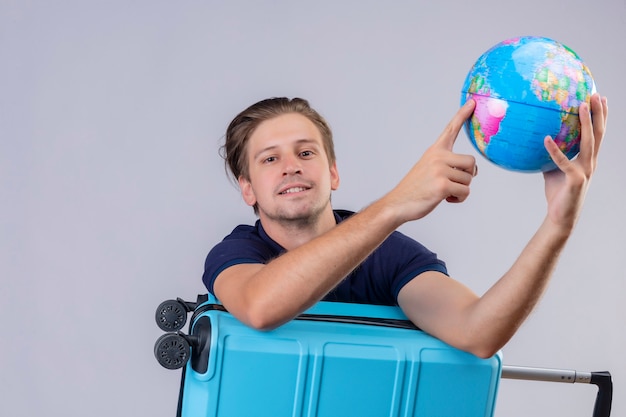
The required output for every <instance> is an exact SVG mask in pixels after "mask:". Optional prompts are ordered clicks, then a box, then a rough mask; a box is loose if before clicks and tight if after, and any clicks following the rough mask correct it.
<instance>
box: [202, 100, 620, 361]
mask: <svg viewBox="0 0 626 417" xmlns="http://www.w3.org/2000/svg"><path fill="white" fill-rule="evenodd" d="M473 109H474V102H473V101H472V100H469V101H468V102H467V103H466V104H465V105H464V106H463V107H462V108H461V109H460V110H459V111H458V112H457V114H456V115H455V116H454V118H453V119H452V121H451V122H450V123H449V124H448V126H447V127H446V128H445V129H444V131H443V133H442V134H441V135H440V136H439V138H438V139H437V140H436V141H435V143H434V144H433V145H432V146H431V147H430V148H429V149H428V150H427V151H426V152H425V153H424V155H423V156H422V157H421V159H420V160H419V161H418V162H417V163H416V164H415V165H414V166H413V168H412V169H411V170H410V171H409V172H408V173H407V174H406V176H405V177H404V178H403V179H402V180H401V181H400V183H398V185H397V186H396V187H395V188H394V189H392V190H391V191H389V192H388V193H387V194H385V195H384V196H383V197H381V198H380V199H379V200H377V201H376V202H374V203H373V204H371V205H370V206H369V207H367V208H365V209H364V210H362V211H361V212H359V213H356V214H353V215H351V213H348V212H343V211H334V210H333V208H332V206H331V198H330V197H331V192H332V191H333V190H336V189H337V188H338V187H339V173H338V171H337V166H336V162H335V154H334V149H333V142H332V134H331V131H330V129H329V127H328V125H327V124H326V122H325V121H324V119H323V118H322V117H321V116H320V115H319V114H318V113H317V112H315V111H314V110H313V109H312V108H311V107H309V104H308V102H306V101H305V100H302V99H293V100H289V99H286V98H275V99H268V100H263V101H261V102H259V103H256V104H254V105H252V106H250V107H249V108H248V109H246V110H244V111H243V112H241V113H240V114H239V115H238V116H237V117H236V118H235V119H234V120H233V121H232V122H231V124H230V126H229V127H228V130H227V133H226V142H225V145H224V150H225V158H226V161H227V163H228V165H229V168H230V170H231V172H232V174H233V176H234V177H235V178H236V180H237V181H238V183H239V187H240V189H241V194H242V196H243V199H244V201H245V202H246V203H247V204H248V205H250V206H253V207H254V210H255V212H256V213H257V214H258V216H259V220H258V221H257V223H256V225H255V226H239V227H237V228H236V229H235V230H234V231H233V233H232V234H231V235H229V236H228V237H227V238H225V239H224V241H222V242H221V243H219V244H218V245H216V246H215V247H214V248H213V249H212V250H211V252H210V253H209V255H208V257H207V260H206V264H205V274H204V277H203V280H204V282H205V284H206V286H207V288H208V290H209V291H210V292H211V293H213V294H214V295H215V296H216V297H217V298H218V299H219V300H220V301H221V302H222V303H223V304H224V306H225V307H226V308H227V309H228V310H229V311H230V312H231V313H232V314H233V315H234V316H236V317H237V318H238V319H240V320H241V321H242V322H244V323H246V324H248V325H250V326H252V327H254V328H258V329H272V328H275V327H277V326H280V325H281V324H283V323H285V322H287V321H289V320H291V319H292V318H294V317H295V316H296V315H298V314H300V313H301V312H303V311H304V310H306V309H307V308H309V307H310V306H312V305H313V304H314V303H316V302H317V301H319V300H321V299H326V300H336V301H346V302H361V303H376V304H391V305H395V304H397V305H399V306H400V307H401V308H402V310H403V311H404V313H405V314H406V315H407V317H409V318H410V319H411V320H412V321H413V322H414V323H415V324H416V325H417V326H418V327H420V328H421V329H423V330H424V331H426V332H428V333H430V334H432V335H433V336H435V337H438V338H439V339H441V340H443V341H445V342H447V343H448V344H450V345H452V346H455V347H457V348H460V349H463V350H466V351H468V352H471V353H473V354H475V355H477V356H479V357H489V356H492V355H493V354H494V353H495V352H497V351H498V350H499V349H500V348H502V347H503V346H504V344H505V343H506V342H507V341H508V340H509V339H510V338H511V337H512V336H513V334H514V333H515V331H516V330H517V329H518V328H519V326H520V325H521V323H522V322H523V321H524V319H525V318H526V317H527V316H528V314H529V313H530V311H531V310H532V308H533V307H534V306H535V304H536V303H537V301H538V299H539V298H540V296H541V294H542V293H543V291H544V289H545V287H546V285H547V283H548V280H549V278H550V275H551V274H552V271H553V270H554V267H555V265H556V262H557V259H558V257H559V254H560V252H561V251H562V249H563V247H564V246H565V244H566V242H567V240H568V238H569V236H570V235H571V233H572V230H573V228H574V226H575V224H576V221H577V219H578V216H579V214H580V210H581V207H582V204H583V201H584V197H585V193H586V191H587V188H588V186H589V182H590V180H591V176H592V174H593V172H594V170H595V167H596V161H597V155H598V150H599V148H600V144H601V142H602V138H603V136H604V131H605V126H606V118H607V111H608V108H607V101H606V98H601V97H600V96H599V95H597V94H596V95H594V96H593V97H592V99H591V110H592V111H591V112H590V109H589V106H587V105H586V104H583V105H582V106H581V108H580V119H581V125H582V141H581V146H580V148H581V150H580V154H579V156H578V157H577V158H576V159H575V160H572V161H570V160H568V159H567V157H565V155H564V154H563V153H562V152H561V151H560V150H559V148H558V147H557V145H556V144H555V143H554V142H553V141H552V139H551V138H549V137H546V139H545V146H546V149H547V150H548V152H549V153H550V155H551V157H552V159H553V160H554V162H555V163H556V165H557V166H558V168H559V169H557V170H554V171H551V172H548V173H545V174H544V177H545V192H546V198H547V202H548V210H547V214H546V217H545V220H544V221H543V223H542V224H541V225H540V227H539V229H538V230H537V232H536V234H535V235H534V236H533V237H532V239H531V240H530V242H529V243H528V244H527V246H526V247H525V249H524V250H523V251H522V253H521V254H520V255H519V258H518V259H517V260H516V262H515V263H514V264H513V265H512V266H511V268H510V269H509V271H508V272H507V273H506V274H505V275H504V276H502V277H501V278H500V279H499V280H498V281H497V282H496V283H495V284H494V285H493V286H492V287H491V289H489V290H488V291H487V292H486V293H485V294H484V295H483V296H482V297H478V296H477V295H476V294H474V293H473V292H472V291H470V290H469V289H468V288H466V287H465V286H464V285H462V284H461V283H459V282H458V281H455V280H453V279H452V278H450V277H449V276H448V275H447V271H446V268H445V264H444V263H443V262H442V261H440V260H439V259H437V257H436V255H435V254H434V253H432V252H430V251H429V250H427V249H426V248H424V247H423V246H422V245H420V244H419V243H418V242H416V241H414V240H412V239H410V238H408V237H406V236H404V235H402V234H400V233H399V232H397V231H396V229H397V228H398V227H399V226H400V225H402V224H403V223H405V222H408V221H412V220H417V219H420V218H422V217H424V216H426V215H428V214H429V213H430V212H431V211H432V210H433V209H435V207H437V205H438V204H439V203H441V202H442V201H444V200H445V201H447V202H450V203H460V202H463V201H464V200H465V199H466V198H467V197H468V195H469V192H470V184H471V182H472V180H473V178H474V177H475V176H476V174H477V167H476V162H475V159H474V157H472V156H470V155H460V154H456V153H454V152H453V145H454V142H455V140H456V137H457V135H458V133H459V130H460V128H461V126H462V125H463V123H464V121H465V120H466V119H467V118H468V117H470V115H471V114H472V111H473ZM591 114H593V116H591Z"/></svg>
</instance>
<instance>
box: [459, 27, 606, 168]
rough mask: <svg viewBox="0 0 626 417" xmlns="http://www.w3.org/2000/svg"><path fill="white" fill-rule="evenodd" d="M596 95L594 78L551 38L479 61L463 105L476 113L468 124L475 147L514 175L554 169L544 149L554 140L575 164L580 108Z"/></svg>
mask: <svg viewBox="0 0 626 417" xmlns="http://www.w3.org/2000/svg"><path fill="white" fill-rule="evenodd" d="M594 92H595V83H594V80H593V77H592V76H591V72H590V71H589V69H588V68H587V66H586V65H585V64H584V63H583V61H582V60H581V59H580V58H579V56H578V55H577V54H576V53H575V52H574V51H572V50H571V49H570V48H568V47H566V46H565V45H563V44H561V43H559V42H557V41H554V40H552V39H549V38H544V37H536V36H524V37H517V38H512V39H508V40H505V41H503V42H500V43H498V44H497V45H495V46H493V47H492V48H490V49H489V50H488V51H486V52H485V53H484V54H483V55H481V56H480V57H479V58H478V60H477V61H476V63H475V64H474V65H473V66H472V68H471V69H470V71H469V73H468V74H467V77H466V79H465V82H464V84H463V88H462V90H461V104H464V103H465V101H466V100H468V99H469V98H472V99H473V100H474V101H475V102H476V108H475V110H474V113H473V115H472V117H471V118H470V119H468V121H467V122H466V123H465V132H466V133H467V135H468V137H469V139H470V141H471V142H472V144H473V145H474V147H475V148H476V149H477V150H478V151H479V152H480V153H481V154H482V155H483V156H485V157H486V158H487V159H488V160H490V161H491V162H493V163H494V164H496V165H498V166H500V167H502V168H505V169H508V170H512V171H519V172H540V171H549V170H552V169H554V168H555V167H556V165H555V164H554V162H552V160H551V158H550V155H549V154H548V152H547V151H546V149H545V147H544V142H543V141H544V138H545V136H546V135H550V136H551V137H552V138H553V139H554V140H555V142H556V143H557V145H558V146H559V148H560V149H561V150H562V151H563V152H564V153H565V154H566V155H567V157H568V158H570V159H571V158H573V157H575V156H576V155H577V154H578V151H579V145H580V120H579V118H578V108H579V106H580V104H581V103H583V102H587V103H589V101H590V98H591V95H592V94H593V93H594Z"/></svg>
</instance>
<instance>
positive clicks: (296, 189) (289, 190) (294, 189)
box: [279, 187, 308, 195]
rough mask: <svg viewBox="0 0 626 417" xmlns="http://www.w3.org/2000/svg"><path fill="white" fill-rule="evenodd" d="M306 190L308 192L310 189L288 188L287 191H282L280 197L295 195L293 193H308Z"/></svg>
mask: <svg viewBox="0 0 626 417" xmlns="http://www.w3.org/2000/svg"><path fill="white" fill-rule="evenodd" d="M306 190H308V188H306V187H291V188H287V189H286V190H283V191H281V192H280V193H279V194H280V195H285V194H293V193H299V192H302V191H306Z"/></svg>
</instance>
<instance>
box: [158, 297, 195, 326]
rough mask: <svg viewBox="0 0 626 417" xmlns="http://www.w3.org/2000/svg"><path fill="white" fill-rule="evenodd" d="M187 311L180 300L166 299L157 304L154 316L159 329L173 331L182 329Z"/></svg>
mask: <svg viewBox="0 0 626 417" xmlns="http://www.w3.org/2000/svg"><path fill="white" fill-rule="evenodd" d="M188 311H189V310H188V309H187V307H186V306H185V304H183V302H181V301H180V300H167V301H163V302H162V303H161V304H159V306H158V307H157V310H156V314H155V316H154V318H155V320H156V323H157V326H159V328H160V329H161V330H163V331H166V332H175V331H177V330H180V329H182V328H183V326H184V325H185V323H186V322H187V312H188Z"/></svg>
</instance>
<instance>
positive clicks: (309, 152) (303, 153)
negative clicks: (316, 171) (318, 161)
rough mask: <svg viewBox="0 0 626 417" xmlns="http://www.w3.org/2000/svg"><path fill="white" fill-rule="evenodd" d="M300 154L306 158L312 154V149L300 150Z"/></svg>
mask: <svg viewBox="0 0 626 417" xmlns="http://www.w3.org/2000/svg"><path fill="white" fill-rule="evenodd" d="M300 156H303V157H305V158H307V157H309V156H313V151H302V152H300Z"/></svg>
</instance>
